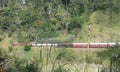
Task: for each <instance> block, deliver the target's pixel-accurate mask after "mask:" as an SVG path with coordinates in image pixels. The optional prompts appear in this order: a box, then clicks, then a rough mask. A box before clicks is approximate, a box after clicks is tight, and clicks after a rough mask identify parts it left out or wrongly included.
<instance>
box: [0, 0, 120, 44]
mask: <svg viewBox="0 0 120 72" xmlns="http://www.w3.org/2000/svg"><path fill="white" fill-rule="evenodd" d="M119 9H120V1H119V0H0V40H3V39H4V38H5V37H6V36H7V37H15V38H16V40H17V41H18V42H26V43H27V42H33V41H37V42H40V41H39V40H41V39H42V38H53V39H58V38H60V37H61V36H63V37H66V38H68V39H69V37H73V38H74V37H76V38H78V41H80V40H81V41H83V42H85V41H86V38H85V37H86V36H87V34H88V31H90V30H92V29H93V35H92V33H91V38H93V39H94V38H97V39H99V36H101V37H102V35H101V34H103V37H105V38H104V40H106V41H112V40H110V39H111V37H112V36H111V37H107V36H108V35H107V36H106V34H107V33H102V32H103V31H104V30H108V31H109V32H111V31H110V29H109V28H112V27H113V26H118V25H120V24H119V21H120V18H119V15H120V14H119V11H120V10H119ZM95 24H96V25H97V26H98V29H99V31H98V32H99V34H98V32H96V33H95V32H94V31H97V29H95V28H97V27H96V26H95ZM89 25H90V26H91V28H89ZM92 25H94V26H92ZM102 26H103V27H102ZM104 27H105V28H106V29H103V28H104ZM112 29H114V28H112ZM116 30H117V28H116ZM100 32H101V33H100ZM114 33H115V32H114ZM104 34H105V36H104ZM98 35H99V36H98ZM117 36H118V35H117ZM106 37H107V38H106ZM58 40H59V39H58ZM64 40H65V39H64ZM66 40H67V39H66ZM91 40H92V39H91ZM98 42H99V41H98Z"/></svg>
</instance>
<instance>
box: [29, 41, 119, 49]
mask: <svg viewBox="0 0 120 72" xmlns="http://www.w3.org/2000/svg"><path fill="white" fill-rule="evenodd" d="M117 45H120V43H115V42H112V43H34V44H31V46H33V47H34V46H37V47H58V48H60V47H66V48H108V47H109V48H114V47H115V46H117Z"/></svg>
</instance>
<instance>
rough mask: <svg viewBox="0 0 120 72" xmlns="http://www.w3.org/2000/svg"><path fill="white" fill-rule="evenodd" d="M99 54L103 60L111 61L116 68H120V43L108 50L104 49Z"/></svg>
mask: <svg viewBox="0 0 120 72" xmlns="http://www.w3.org/2000/svg"><path fill="white" fill-rule="evenodd" d="M98 56H99V57H101V58H102V61H103V62H104V61H107V60H108V61H109V62H110V65H111V64H112V65H114V67H116V69H119V70H120V64H119V62H120V60H119V56H120V45H116V46H115V47H112V48H108V50H104V51H102V52H99V53H98Z"/></svg>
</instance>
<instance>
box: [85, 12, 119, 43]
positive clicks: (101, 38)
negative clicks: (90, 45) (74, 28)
mask: <svg viewBox="0 0 120 72" xmlns="http://www.w3.org/2000/svg"><path fill="white" fill-rule="evenodd" d="M119 16H120V14H115V13H112V15H111V18H110V16H109V14H108V13H106V12H102V11H96V12H94V13H92V14H91V16H90V17H89V18H90V20H89V22H88V24H90V26H88V24H86V25H84V26H83V28H84V29H86V30H87V31H88V27H90V42H116V41H119V40H120V28H119V27H120V17H119ZM110 21H112V22H110ZM83 32H85V31H83ZM87 33H88V32H87ZM87 33H86V34H87ZM84 38H87V37H84ZM84 38H83V40H85V39H84Z"/></svg>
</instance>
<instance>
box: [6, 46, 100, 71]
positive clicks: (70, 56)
mask: <svg viewBox="0 0 120 72" xmlns="http://www.w3.org/2000/svg"><path fill="white" fill-rule="evenodd" d="M6 53H7V56H6V63H5V65H4V70H5V72H8V70H9V69H11V71H12V72H13V71H14V72H15V71H18V72H20V71H22V72H31V71H32V70H34V69H35V70H36V71H34V72H88V71H89V72H97V69H98V65H100V63H95V61H97V59H98V57H97V56H96V50H92V51H90V53H89V55H88V56H86V55H87V49H86V50H85V49H81V50H80V49H71V48H54V47H45V48H43V47H32V48H31V51H24V47H13V50H12V51H7V52H6ZM86 57H88V58H87V59H88V60H89V62H87V61H86ZM98 60H99V59H98ZM29 69H32V70H31V71H28V70H29Z"/></svg>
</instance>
